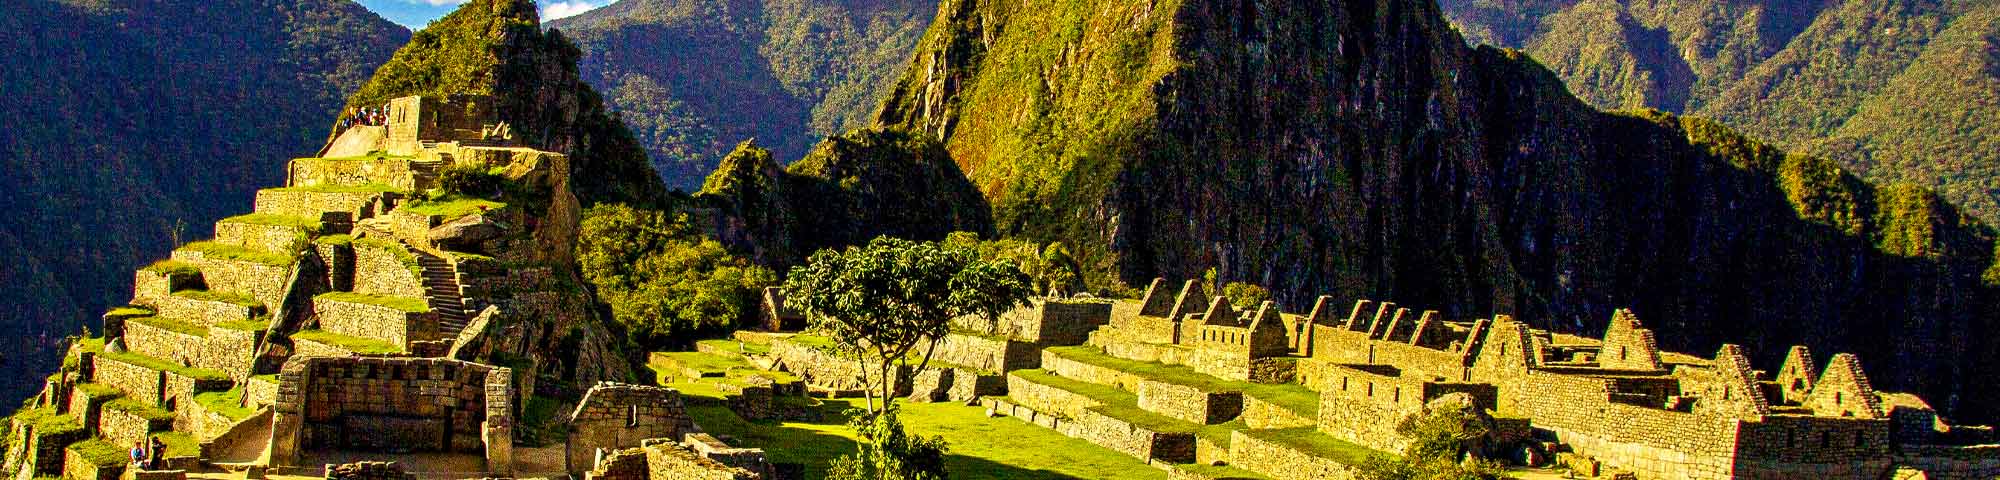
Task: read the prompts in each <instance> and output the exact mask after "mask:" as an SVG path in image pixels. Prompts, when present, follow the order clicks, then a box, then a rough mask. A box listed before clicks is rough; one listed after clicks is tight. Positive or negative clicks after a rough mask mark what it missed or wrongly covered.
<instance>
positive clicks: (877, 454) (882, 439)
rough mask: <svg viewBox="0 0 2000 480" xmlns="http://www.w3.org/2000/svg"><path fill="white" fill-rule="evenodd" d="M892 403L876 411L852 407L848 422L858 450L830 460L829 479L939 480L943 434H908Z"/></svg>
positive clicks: (943, 452)
mask: <svg viewBox="0 0 2000 480" xmlns="http://www.w3.org/2000/svg"><path fill="white" fill-rule="evenodd" d="M897 411H898V409H897V408H896V407H893V406H892V407H888V408H886V409H884V410H882V413H880V414H869V413H867V412H864V411H859V410H855V411H852V412H850V413H852V414H853V416H854V420H853V421H851V422H849V423H848V424H849V425H851V426H853V427H854V431H855V433H856V434H858V435H859V436H860V437H861V439H860V440H861V442H860V447H861V451H860V452H856V453H854V454H853V455H848V456H844V457H840V458H837V459H834V460H833V465H832V468H830V469H828V471H827V475H826V476H827V478H828V479H830V480H943V479H944V478H947V476H948V475H947V472H946V471H945V468H944V454H945V451H946V448H947V447H946V445H945V443H944V437H930V438H924V437H917V436H911V435H910V434H909V432H906V431H904V430H903V422H902V421H901V420H898V419H897V418H896V412H897Z"/></svg>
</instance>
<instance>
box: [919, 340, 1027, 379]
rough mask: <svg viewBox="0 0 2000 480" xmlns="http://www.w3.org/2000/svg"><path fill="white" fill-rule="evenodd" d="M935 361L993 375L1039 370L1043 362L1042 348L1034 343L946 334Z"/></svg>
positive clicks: (939, 343)
mask: <svg viewBox="0 0 2000 480" xmlns="http://www.w3.org/2000/svg"><path fill="white" fill-rule="evenodd" d="M933 358H934V359H936V360H939V361H943V362H945V363H950V364H953V365H958V366H963V367H969V368H972V369H974V370H979V371H983V372H992V373H999V372H1006V371H1012V370H1021V369H1029V368H1040V367H1041V360H1042V358H1041V349H1039V348H1036V347H1035V345H1034V344H1031V343H1026V342H1018V341H1013V340H1009V339H1007V338H1004V337H989V336H978V335H967V334H962V333H953V334H950V335H946V336H945V338H944V341H941V342H938V347H937V352H936V353H934V354H933Z"/></svg>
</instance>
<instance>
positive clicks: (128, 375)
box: [91, 355, 166, 405]
mask: <svg viewBox="0 0 2000 480" xmlns="http://www.w3.org/2000/svg"><path fill="white" fill-rule="evenodd" d="M92 358H94V359H95V362H94V363H95V365H94V368H95V370H94V372H93V373H92V375H91V381H92V382H96V383H101V384H104V385H110V386H111V387H112V388H116V389H118V390H120V391H123V392H125V395H126V396H129V397H131V398H134V399H138V400H139V401H142V402H147V403H151V404H155V405H158V404H160V403H161V401H162V400H164V399H165V397H164V396H163V393H164V392H165V390H166V388H165V387H166V386H165V385H164V384H165V382H163V381H161V373H160V371H159V370H153V369H150V368H146V367H141V366H138V365H133V364H129V363H125V362H120V361H117V360H112V359H109V358H104V356H103V355H98V356H95V357H92Z"/></svg>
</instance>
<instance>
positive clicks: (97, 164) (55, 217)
mask: <svg viewBox="0 0 2000 480" xmlns="http://www.w3.org/2000/svg"><path fill="white" fill-rule="evenodd" d="M409 35H410V33H409V31H408V30H406V29H403V28H402V27H398V26H396V25H395V24H392V23H390V22H388V21H387V20H383V19H382V18H380V17H378V16H376V15H375V14H373V13H370V12H368V11H367V10H366V9H364V8H362V7H361V6H360V5H357V4H355V3H353V2H350V1H345V0H282V1H280V0H160V1H147V2H138V1H128V0H107V1H93V2H65V1H53V0H19V1H8V2H0V52H6V53H7V62H8V64H7V67H6V68H0V91H4V92H6V94H5V95H0V168H4V169H5V171H6V172H8V174H6V175H0V192H5V193H4V194H0V206H4V208H5V210H6V211H7V212H8V213H7V214H6V215H0V251H4V252H8V253H9V255H8V257H9V260H8V266H6V267H0V282H5V283H6V284H7V285H10V286H11V287H12V288H9V289H6V291H4V292H0V351H4V352H6V353H5V354H4V355H5V356H6V357H7V358H6V361H7V362H8V363H7V365H8V366H10V367H16V368H19V369H22V370H25V371H33V372H40V373H47V372H49V371H53V370H54V369H55V368H56V365H55V364H54V363H53V362H55V361H56V360H57V357H58V355H57V354H56V351H55V350H54V349H55V348H59V347H61V343H62V342H61V341H62V337H63V336H64V335H70V334H74V333H76V332H77V331H78V329H79V327H81V326H83V325H95V324H96V322H95V320H94V319H95V318H96V317H97V315H98V314H100V313H102V312H103V311H104V310H105V308H106V307H107V306H110V305H120V304H123V303H124V302H125V300H127V299H128V297H126V296H125V295H126V293H127V292H130V291H131V285H132V284H131V282H132V274H131V268H132V266H133V265H139V264H143V263H144V262H145V261H149V260H151V259H153V258H154V257H155V256H157V255H158V254H159V252H163V251H166V250H169V249H170V248H171V246H170V245H169V244H170V243H171V242H172V241H173V240H174V239H175V238H176V234H175V233H174V230H176V228H175V227H176V226H177V225H178V226H179V227H181V228H178V230H180V231H179V234H178V238H179V239H181V240H183V241H192V240H194V239H199V238H205V237H206V236H207V234H208V229H209V225H210V224H211V223H212V222H214V221H215V220H217V219H220V218H222V217H224V216H227V215H230V214H232V212H238V211H240V210H242V206H243V205H245V204H246V202H248V201H249V200H250V196H251V193H252V192H254V191H255V190H256V189H257V188H259V187H263V186H269V185H272V184H276V183H278V182H279V179H280V178H281V175H282V174H283V172H284V169H283V162H284V160H285V159H287V158H288V157H290V156H294V155H301V154H309V153H310V152H312V151H313V149H315V148H317V147H319V144H320V141H321V140H322V139H323V137H322V135H324V133H325V132H324V130H322V128H323V126H324V124H323V123H322V122H323V121H324V119H325V118H328V117H329V116H331V115H332V114H333V113H334V112H335V111H337V110H339V107H340V102H341V99H342V98H343V97H344V96H345V95H346V94H347V93H349V92H351V91H353V89H354V88H356V87H358V86H359V85H360V83H361V81H362V80H364V79H366V78H367V75H368V72H369V71H370V70H371V69H373V68H374V67H375V66H376V65H379V64H381V63H382V62H383V61H384V60H387V59H388V58H389V54H390V52H393V51H394V50H395V48H396V46H397V45H400V44H402V43H403V42H404V41H405V40H407V39H408V38H409ZM41 378H42V377H41V376H40V375H26V374H23V375H9V376H5V377H0V401H7V402H12V401H14V400H18V399H20V398H21V397H24V396H26V395H28V394H29V393H30V391H29V390H27V389H28V388H39V382H40V379H41ZM27 382H35V385H27ZM9 404H11V403H9Z"/></svg>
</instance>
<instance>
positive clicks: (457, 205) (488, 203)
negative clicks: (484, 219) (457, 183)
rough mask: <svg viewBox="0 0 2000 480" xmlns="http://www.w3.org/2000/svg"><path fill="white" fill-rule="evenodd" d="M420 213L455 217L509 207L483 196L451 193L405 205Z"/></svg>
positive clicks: (447, 217) (446, 217)
mask: <svg viewBox="0 0 2000 480" xmlns="http://www.w3.org/2000/svg"><path fill="white" fill-rule="evenodd" d="M403 208H405V209H409V211H410V213H415V214H418V215H436V216H440V217H444V218H445V219H453V218H458V217H463V216H466V215H471V214H474V213H479V212H484V211H490V210H499V209H502V208H507V204H505V203H500V202H495V201H492V200H486V199H483V198H466V197H460V196H457V195H449V196H446V197H444V198H440V199H437V200H426V201H422V202H416V203H412V204H410V205H408V206H405V207H403Z"/></svg>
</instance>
